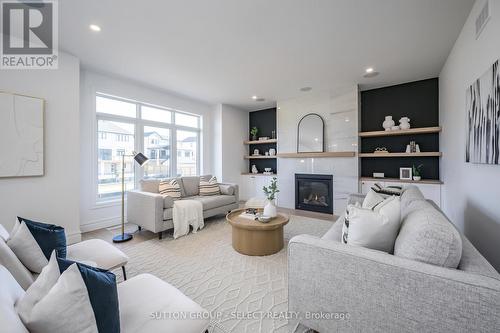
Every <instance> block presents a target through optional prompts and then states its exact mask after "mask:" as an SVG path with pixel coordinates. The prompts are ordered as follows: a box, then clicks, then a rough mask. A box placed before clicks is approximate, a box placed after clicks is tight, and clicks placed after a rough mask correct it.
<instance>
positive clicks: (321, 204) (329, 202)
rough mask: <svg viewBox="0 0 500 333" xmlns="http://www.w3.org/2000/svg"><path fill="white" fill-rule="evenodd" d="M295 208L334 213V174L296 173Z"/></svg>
mask: <svg viewBox="0 0 500 333" xmlns="http://www.w3.org/2000/svg"><path fill="white" fill-rule="evenodd" d="M295 209H301V210H309V211H313V212H320V213H328V214H333V176H332V175H317V174H297V173H296V174H295Z"/></svg>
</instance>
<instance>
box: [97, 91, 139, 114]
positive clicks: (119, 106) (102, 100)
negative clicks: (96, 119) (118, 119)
mask: <svg viewBox="0 0 500 333" xmlns="http://www.w3.org/2000/svg"><path fill="white" fill-rule="evenodd" d="M95 109H96V112H97V113H107V114H112V115H115V116H122V117H132V118H135V117H136V106H135V104H134V103H129V102H125V101H122V100H118V99H114V98H109V97H104V96H97V97H96V101H95Z"/></svg>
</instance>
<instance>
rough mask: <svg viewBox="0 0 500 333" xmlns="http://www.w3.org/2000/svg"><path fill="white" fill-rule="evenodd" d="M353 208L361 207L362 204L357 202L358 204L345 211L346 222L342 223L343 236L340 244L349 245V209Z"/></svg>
mask: <svg viewBox="0 0 500 333" xmlns="http://www.w3.org/2000/svg"><path fill="white" fill-rule="evenodd" d="M351 207H358V208H359V207H361V205H360V203H359V202H357V201H356V203H355V204H354V205H348V206H347V208H346V210H345V213H344V216H343V218H344V220H343V221H342V222H343V223H342V235H341V239H340V242H341V243H342V244H347V238H348V236H349V209H350V208H351Z"/></svg>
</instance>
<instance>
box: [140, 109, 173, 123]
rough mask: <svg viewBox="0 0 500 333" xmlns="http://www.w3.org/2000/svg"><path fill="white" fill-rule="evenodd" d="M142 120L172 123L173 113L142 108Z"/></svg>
mask: <svg viewBox="0 0 500 333" xmlns="http://www.w3.org/2000/svg"><path fill="white" fill-rule="evenodd" d="M141 114H142V119H145V120H152V121H158V122H161V123H171V122H172V112H170V111H167V110H164V109H159V108H155V107H151V106H145V105H142V106H141Z"/></svg>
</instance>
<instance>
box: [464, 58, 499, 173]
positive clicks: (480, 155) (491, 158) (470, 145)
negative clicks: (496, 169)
mask: <svg viewBox="0 0 500 333" xmlns="http://www.w3.org/2000/svg"><path fill="white" fill-rule="evenodd" d="M466 95H467V97H466V110H467V119H466V130H467V132H466V146H465V161H466V162H470V163H483V164H500V74H499V71H498V60H497V61H496V62H495V63H494V64H493V65H492V66H491V68H490V69H488V71H487V72H486V73H484V74H483V76H481V77H480V78H479V79H477V80H476V81H475V82H474V83H473V84H472V85H471V86H470V87H469V88H468V89H467V92H466Z"/></svg>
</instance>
